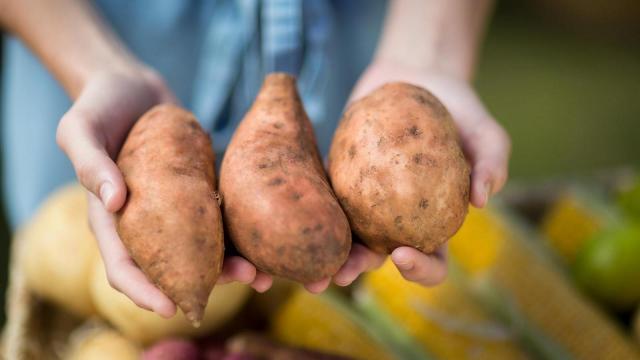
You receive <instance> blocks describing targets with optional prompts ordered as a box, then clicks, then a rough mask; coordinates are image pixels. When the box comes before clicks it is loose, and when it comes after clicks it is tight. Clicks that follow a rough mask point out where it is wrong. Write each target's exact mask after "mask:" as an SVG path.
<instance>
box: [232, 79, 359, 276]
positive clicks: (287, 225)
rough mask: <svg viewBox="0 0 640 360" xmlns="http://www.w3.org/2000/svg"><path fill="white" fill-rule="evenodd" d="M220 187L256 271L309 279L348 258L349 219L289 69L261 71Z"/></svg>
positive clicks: (237, 239)
mask: <svg viewBox="0 0 640 360" xmlns="http://www.w3.org/2000/svg"><path fill="white" fill-rule="evenodd" d="M220 191H221V193H222V196H223V198H224V202H223V214H224V220H225V226H226V227H227V229H228V234H229V237H230V238H231V240H232V242H233V243H234V245H235V247H236V248H237V249H238V251H239V252H240V253H241V254H242V255H243V256H244V257H246V258H247V259H248V260H249V261H251V262H252V263H253V264H254V265H256V267H257V268H258V269H260V270H261V271H264V272H266V273H269V274H272V275H277V276H282V277H285V278H288V279H291V280H295V281H298V282H302V283H309V282H313V281H318V280H321V279H324V278H327V277H330V276H332V275H334V274H335V273H336V272H337V271H338V270H339V269H340V267H341V266H342V265H343V264H344V262H345V261H346V259H347V256H348V254H349V250H350V248H351V230H350V228H349V223H348V220H347V218H346V216H345V214H344V212H343V210H342V208H341V207H340V204H339V203H338V201H337V199H336V198H335V195H334V194H333V190H332V189H331V186H330V184H329V181H328V179H327V176H326V173H325V170H324V167H323V165H322V161H321V158H320V154H319V152H318V149H317V144H316V141H315V137H314V134H313V128H312V125H311V122H310V121H309V119H308V117H307V115H306V113H305V111H304V109H303V107H302V103H301V100H300V98H299V96H298V93H297V91H296V85H295V79H294V78H293V77H291V76H289V75H285V74H271V75H268V76H267V78H266V79H265V82H264V85H263V87H262V89H261V91H260V93H259V94H258V97H257V99H256V101H255V102H254V104H253V106H252V108H251V109H250V111H249V112H248V113H247V115H246V116H245V118H244V119H243V121H242V122H241V123H240V125H239V126H238V128H237V130H236V133H235V134H234V136H233V138H232V139H231V142H230V144H229V146H228V148H227V152H226V154H225V158H224V160H223V162H222V167H221V171H220Z"/></svg>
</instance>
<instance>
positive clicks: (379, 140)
mask: <svg viewBox="0 0 640 360" xmlns="http://www.w3.org/2000/svg"><path fill="white" fill-rule="evenodd" d="M383 144H384V136H381V137H379V138H378V142H377V143H376V146H377V147H381V146H382V145H383Z"/></svg>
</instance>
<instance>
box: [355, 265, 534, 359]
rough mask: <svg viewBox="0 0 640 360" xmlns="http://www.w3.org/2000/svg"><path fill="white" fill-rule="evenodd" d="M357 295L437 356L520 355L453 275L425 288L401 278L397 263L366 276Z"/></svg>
mask: <svg viewBox="0 0 640 360" xmlns="http://www.w3.org/2000/svg"><path fill="white" fill-rule="evenodd" d="M356 294H358V295H359V296H357V297H356V299H357V300H359V301H360V302H362V301H363V299H362V298H363V297H364V296H367V297H369V298H370V299H369V301H374V302H375V303H376V304H378V307H379V309H381V310H383V311H384V312H386V313H387V314H388V315H389V316H390V317H391V318H392V319H393V320H394V321H396V322H397V323H399V325H400V326H402V327H403V328H404V330H405V331H406V332H408V333H409V334H411V335H412V336H413V337H415V338H416V340H417V341H418V342H419V343H420V344H421V345H422V346H423V347H424V348H425V350H426V351H428V352H429V353H430V354H433V355H434V356H435V357H436V358H438V359H522V358H525V357H526V356H525V353H524V352H523V351H522V350H521V349H519V347H518V345H517V343H516V338H515V336H514V335H513V334H512V333H511V332H510V330H509V329H507V328H505V327H504V326H503V325H502V324H500V323H499V322H497V321H496V320H495V319H493V318H492V317H491V316H490V314H489V313H488V312H487V311H485V310H484V309H483V308H482V307H481V305H480V304H478V303H477V302H475V301H474V299H473V298H472V297H471V296H470V295H469V294H468V293H467V292H466V291H465V290H464V289H463V288H462V287H461V286H460V284H458V283H456V282H455V280H454V279H452V278H451V277H450V278H449V279H448V280H447V281H446V282H445V283H443V284H441V285H439V286H437V287H433V288H425V287H423V286H420V285H417V284H414V283H411V282H408V281H406V280H404V279H403V278H402V276H401V275H400V273H399V272H398V271H397V269H396V268H395V266H394V265H393V263H391V262H390V261H387V262H386V263H385V265H383V267H382V268H380V269H379V270H376V271H374V272H371V273H369V274H367V275H366V276H365V278H364V281H363V283H362V284H361V286H360V288H359V289H358V292H357V293H356Z"/></svg>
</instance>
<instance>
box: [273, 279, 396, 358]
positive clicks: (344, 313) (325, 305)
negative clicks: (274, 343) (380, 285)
mask: <svg viewBox="0 0 640 360" xmlns="http://www.w3.org/2000/svg"><path fill="white" fill-rule="evenodd" d="M355 316H357V315H355V314H353V313H352V311H351V310H350V309H349V308H348V305H346V304H341V303H340V300H338V299H337V298H336V296H335V295H325V294H323V295H321V296H317V295H316V296H314V295H311V294H309V293H307V292H305V291H304V290H299V291H296V293H295V294H294V295H293V296H292V297H291V298H290V299H289V300H288V301H287V302H286V303H285V304H284V305H283V307H282V308H281V309H280V310H279V311H278V312H277V313H276V315H275V317H274V319H273V321H272V328H271V332H272V335H273V336H274V337H275V338H276V339H277V340H279V341H281V342H283V343H285V344H289V345H294V346H299V347H305V348H309V349H316V350H320V351H324V352H327V353H332V354H337V355H343V356H348V357H352V358H355V359H363V360H365V359H367V360H368V359H370V360H393V359H398V360H400V359H399V358H397V357H395V356H394V355H393V354H392V353H391V352H390V351H389V350H387V349H385V348H384V346H383V345H381V344H380V343H379V342H378V341H377V339H375V338H374V337H373V336H371V334H370V333H369V332H368V331H367V328H366V325H365V324H363V323H362V321H361V320H359V319H356V318H354V317H355Z"/></svg>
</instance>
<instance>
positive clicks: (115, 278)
mask: <svg viewBox="0 0 640 360" xmlns="http://www.w3.org/2000/svg"><path fill="white" fill-rule="evenodd" d="M107 282H108V283H109V285H110V286H111V287H112V288H113V289H114V290H117V291H119V292H122V290H120V289H121V288H120V276H119V275H118V272H117V271H112V270H109V269H107Z"/></svg>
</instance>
